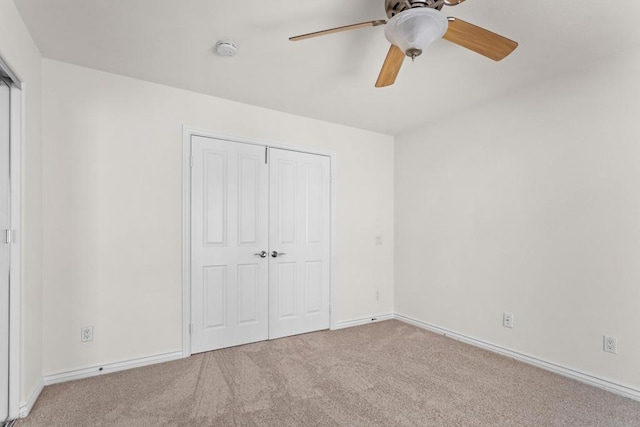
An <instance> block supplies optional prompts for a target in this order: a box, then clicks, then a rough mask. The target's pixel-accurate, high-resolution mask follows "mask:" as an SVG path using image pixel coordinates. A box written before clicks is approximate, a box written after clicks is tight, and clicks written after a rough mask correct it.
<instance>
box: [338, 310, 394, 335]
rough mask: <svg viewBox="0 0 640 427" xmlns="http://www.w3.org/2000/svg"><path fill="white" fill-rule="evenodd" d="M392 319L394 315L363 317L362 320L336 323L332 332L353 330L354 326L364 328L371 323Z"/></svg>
mask: <svg viewBox="0 0 640 427" xmlns="http://www.w3.org/2000/svg"><path fill="white" fill-rule="evenodd" d="M391 319H393V313H387V314H381V315H379V316H370V317H363V318H361V319H353V320H343V321H342V322H336V323H335V324H334V325H333V328H331V330H333V331H337V330H338V329H344V328H352V327H354V326H362V325H366V324H369V323H374V322H382V321H383V320H391Z"/></svg>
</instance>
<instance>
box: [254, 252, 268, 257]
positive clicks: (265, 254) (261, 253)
mask: <svg viewBox="0 0 640 427" xmlns="http://www.w3.org/2000/svg"><path fill="white" fill-rule="evenodd" d="M254 255H255V256H259V257H260V258H266V257H267V251H262V252H258V253H257V254H254Z"/></svg>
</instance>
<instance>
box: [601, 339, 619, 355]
mask: <svg viewBox="0 0 640 427" xmlns="http://www.w3.org/2000/svg"><path fill="white" fill-rule="evenodd" d="M603 350H604V351H606V352H607V353H614V354H616V353H617V352H618V339H617V338H616V337H609V336H607V335H605V336H604V347H603Z"/></svg>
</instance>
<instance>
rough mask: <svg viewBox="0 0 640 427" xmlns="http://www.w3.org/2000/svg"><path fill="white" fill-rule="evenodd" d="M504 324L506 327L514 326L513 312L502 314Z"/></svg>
mask: <svg viewBox="0 0 640 427" xmlns="http://www.w3.org/2000/svg"><path fill="white" fill-rule="evenodd" d="M502 326H504V327H505V328H513V314H511V313H503V314H502Z"/></svg>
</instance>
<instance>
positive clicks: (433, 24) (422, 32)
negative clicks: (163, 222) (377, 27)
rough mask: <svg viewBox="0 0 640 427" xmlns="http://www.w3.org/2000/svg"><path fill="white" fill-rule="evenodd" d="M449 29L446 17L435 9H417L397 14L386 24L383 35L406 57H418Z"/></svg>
mask: <svg viewBox="0 0 640 427" xmlns="http://www.w3.org/2000/svg"><path fill="white" fill-rule="evenodd" d="M448 27H449V21H448V20H447V17H446V16H445V15H444V14H443V13H442V12H440V11H439V10H436V9H431V8H428V7H419V8H413V9H409V10H406V11H404V12H402V13H399V14H397V15H396V16H394V17H393V18H391V19H390V20H389V22H387V25H386V27H385V30H384V35H385V37H386V38H387V40H389V42H390V43H392V44H394V45H396V46H398V47H399V48H400V49H401V50H402V51H403V52H404V53H405V54H406V55H407V56H410V57H416V56H419V55H420V54H421V53H422V51H423V50H424V49H426V48H427V47H428V46H429V45H430V44H431V43H433V41H434V40H436V39H439V38H441V37H442V36H443V35H444V34H445V33H446V32H447V28H448Z"/></svg>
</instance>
